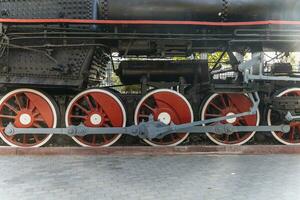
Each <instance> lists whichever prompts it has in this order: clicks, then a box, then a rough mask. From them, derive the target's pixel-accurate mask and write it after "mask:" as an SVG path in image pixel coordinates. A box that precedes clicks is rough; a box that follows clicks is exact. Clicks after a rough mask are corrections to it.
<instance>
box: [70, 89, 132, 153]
mask: <svg viewBox="0 0 300 200" xmlns="http://www.w3.org/2000/svg"><path fill="white" fill-rule="evenodd" d="M65 122H66V126H67V127H68V126H70V125H76V126H77V125H79V124H81V123H83V124H84V125H85V126H87V127H125V126H126V112H125V109H124V107H123V104H122V103H121V101H120V100H119V99H118V98H117V97H116V96H115V95H114V94H112V93H111V92H108V91H106V90H101V89H90V90H86V91H84V92H82V93H80V94H78V95H77V96H76V97H75V98H74V99H73V100H72V101H71V102H70V104H69V106H68V108H67V111H66V116H65ZM121 136H122V135H120V134H107V135H86V136H84V137H79V136H75V137H72V138H73V140H74V141H75V142H76V143H77V144H79V145H81V146H84V147H108V146H111V145H112V144H114V143H115V142H117V141H118V139H119V138H120V137H121Z"/></svg>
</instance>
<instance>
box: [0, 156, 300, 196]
mask: <svg viewBox="0 0 300 200" xmlns="http://www.w3.org/2000/svg"><path fill="white" fill-rule="evenodd" d="M0 168H1V174H0V199H1V200H16V199H20V200H23V199H24V200H27V199H28V200H35V199H36V200H39V199H43V200H44V199H45V200H48V199H49V200H57V199H60V200H69V199H70V200H71V199H72V200H77V199H84V200H90V199H96V200H114V199H115V200H248V199H249V200H254V199H255V200H267V199H272V200H299V199H300V190H299V188H300V179H299V177H300V170H299V169H300V155H252V156H249V155H248V156H245V155H210V156H207V155H177V156H124V155H123V156H1V157H0Z"/></svg>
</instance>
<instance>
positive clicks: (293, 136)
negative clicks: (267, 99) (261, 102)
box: [268, 88, 300, 145]
mask: <svg viewBox="0 0 300 200" xmlns="http://www.w3.org/2000/svg"><path fill="white" fill-rule="evenodd" d="M298 96H300V88H296V89H291V90H286V91H284V92H282V93H281V94H279V95H278V96H277V97H298ZM284 121H285V119H284V118H283V117H282V116H281V115H280V113H278V112H277V111H273V110H271V109H270V110H269V111H268V124H269V125H282V123H283V122H284ZM289 125H290V127H291V130H290V132H288V133H283V132H272V133H273V135H274V136H275V138H276V139H277V140H278V141H279V142H281V143H283V144H287V145H290V144H291V145H299V144H300V122H299V121H292V122H290V124H289Z"/></svg>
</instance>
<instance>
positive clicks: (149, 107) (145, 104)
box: [143, 103, 154, 112]
mask: <svg viewBox="0 0 300 200" xmlns="http://www.w3.org/2000/svg"><path fill="white" fill-rule="evenodd" d="M143 106H145V107H146V108H148V109H149V110H151V111H152V112H154V108H152V107H151V106H149V105H148V104H147V103H143Z"/></svg>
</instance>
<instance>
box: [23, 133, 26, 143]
mask: <svg viewBox="0 0 300 200" xmlns="http://www.w3.org/2000/svg"><path fill="white" fill-rule="evenodd" d="M22 142H23V144H26V143H27V135H26V134H24V135H23V141H22Z"/></svg>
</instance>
